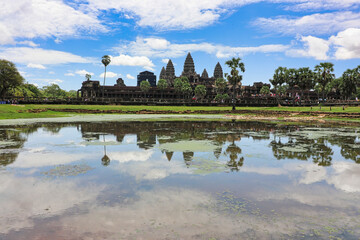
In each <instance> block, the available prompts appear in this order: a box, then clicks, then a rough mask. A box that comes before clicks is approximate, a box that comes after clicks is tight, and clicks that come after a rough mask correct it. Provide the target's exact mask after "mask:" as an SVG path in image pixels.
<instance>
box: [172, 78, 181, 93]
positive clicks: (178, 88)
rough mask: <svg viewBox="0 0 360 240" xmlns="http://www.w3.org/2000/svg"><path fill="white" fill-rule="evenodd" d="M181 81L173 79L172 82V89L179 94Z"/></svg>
mask: <svg viewBox="0 0 360 240" xmlns="http://www.w3.org/2000/svg"><path fill="white" fill-rule="evenodd" d="M181 87H182V81H181V79H180V78H175V80H174V89H175V92H177V93H181Z"/></svg>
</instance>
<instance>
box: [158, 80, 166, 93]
mask: <svg viewBox="0 0 360 240" xmlns="http://www.w3.org/2000/svg"><path fill="white" fill-rule="evenodd" d="M157 87H158V88H159V89H160V90H161V91H163V90H165V89H166V88H167V87H168V83H167V81H166V80H165V79H159V81H158V84H157Z"/></svg>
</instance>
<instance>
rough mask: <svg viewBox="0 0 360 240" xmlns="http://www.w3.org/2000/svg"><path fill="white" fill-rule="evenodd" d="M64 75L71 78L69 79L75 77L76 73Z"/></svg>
mask: <svg viewBox="0 0 360 240" xmlns="http://www.w3.org/2000/svg"><path fill="white" fill-rule="evenodd" d="M64 75H65V76H69V77H74V76H75V74H74V73H71V72H69V73H65V74H64Z"/></svg>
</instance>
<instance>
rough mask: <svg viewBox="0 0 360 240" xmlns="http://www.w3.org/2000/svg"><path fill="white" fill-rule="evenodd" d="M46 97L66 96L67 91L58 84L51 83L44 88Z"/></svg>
mask: <svg viewBox="0 0 360 240" xmlns="http://www.w3.org/2000/svg"><path fill="white" fill-rule="evenodd" d="M42 90H43V93H44V96H45V97H52V98H65V97H66V91H65V90H63V89H61V88H60V87H59V85H57V84H51V85H50V86H45V87H43V88H42Z"/></svg>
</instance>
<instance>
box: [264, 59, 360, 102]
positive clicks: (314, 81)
mask: <svg viewBox="0 0 360 240" xmlns="http://www.w3.org/2000/svg"><path fill="white" fill-rule="evenodd" d="M333 72H334V64H333V63H330V62H323V63H320V64H318V65H316V66H315V68H314V70H311V69H310V68H308V67H302V68H286V67H278V68H277V69H276V70H275V73H274V75H273V78H272V79H270V83H271V84H272V85H273V86H274V89H275V92H276V93H277V95H282V94H284V93H285V92H286V90H288V89H290V90H291V89H294V88H295V87H298V88H299V89H300V97H301V98H304V97H306V96H304V92H305V91H310V90H314V91H315V92H316V93H317V94H318V96H319V97H321V98H322V99H325V98H327V96H328V95H329V94H330V93H334V94H336V95H337V96H340V97H341V98H342V99H344V100H348V99H352V98H355V97H360V65H359V66H357V67H356V68H354V69H347V70H346V71H345V72H344V73H343V74H342V76H341V77H339V78H336V77H335V74H334V73H333Z"/></svg>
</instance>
